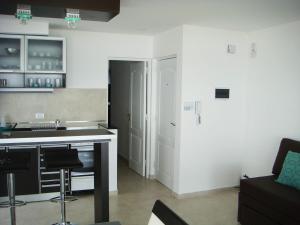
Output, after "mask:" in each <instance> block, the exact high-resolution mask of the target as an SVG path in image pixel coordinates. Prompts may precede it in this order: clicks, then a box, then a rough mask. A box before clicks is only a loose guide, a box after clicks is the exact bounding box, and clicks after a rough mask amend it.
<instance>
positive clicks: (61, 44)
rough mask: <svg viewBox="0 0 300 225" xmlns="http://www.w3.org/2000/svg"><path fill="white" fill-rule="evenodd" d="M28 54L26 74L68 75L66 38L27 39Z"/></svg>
mask: <svg viewBox="0 0 300 225" xmlns="http://www.w3.org/2000/svg"><path fill="white" fill-rule="evenodd" d="M26 54H27V56H26V57H25V66H26V72H30V73H66V46H65V39H64V38H51V37H26Z"/></svg>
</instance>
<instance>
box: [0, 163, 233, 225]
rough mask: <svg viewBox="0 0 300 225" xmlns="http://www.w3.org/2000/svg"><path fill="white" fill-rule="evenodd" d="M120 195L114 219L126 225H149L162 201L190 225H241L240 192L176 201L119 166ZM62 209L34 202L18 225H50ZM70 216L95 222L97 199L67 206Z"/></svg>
mask: <svg viewBox="0 0 300 225" xmlns="http://www.w3.org/2000/svg"><path fill="white" fill-rule="evenodd" d="M118 182H119V194H118V195H117V196H111V197H110V217H111V220H119V221H121V222H122V225H147V221H148V219H149V217H150V213H151V209H152V206H153V204H154V202H155V200H156V199H161V200H162V201H163V202H165V203H166V204H167V205H168V206H170V207H171V208H172V209H174V211H176V212H177V213H178V214H179V215H180V216H181V217H183V218H184V219H185V220H186V221H187V222H188V223H189V224H195V225H196V224H197V225H237V224H238V223H237V222H236V215H237V192H238V191H237V190H236V189H232V190H227V191H222V192H218V193H214V194H207V195H202V196H199V197H194V198H189V199H180V200H179V199H176V198H174V197H173V196H172V195H171V192H170V191H169V190H168V189H167V188H165V187H164V186H162V185H161V184H160V183H158V182H156V181H152V180H145V179H143V178H141V177H140V176H139V175H137V174H135V173H134V172H132V171H131V170H130V169H128V167H127V165H126V163H125V162H124V161H122V160H120V163H119V179H118ZM58 213H59V207H58V205H56V204H53V203H49V202H40V203H31V204H28V205H26V206H24V207H21V208H18V209H17V224H18V225H50V224H53V223H54V222H56V221H57V220H58V219H59V214H58ZM67 213H68V217H69V218H71V219H72V221H73V222H76V224H80V225H88V224H92V223H93V198H92V196H91V195H85V196H81V197H80V199H79V200H78V201H76V202H73V203H71V204H69V205H68V207H67ZM8 224H10V223H9V214H8V210H7V209H0V225H8Z"/></svg>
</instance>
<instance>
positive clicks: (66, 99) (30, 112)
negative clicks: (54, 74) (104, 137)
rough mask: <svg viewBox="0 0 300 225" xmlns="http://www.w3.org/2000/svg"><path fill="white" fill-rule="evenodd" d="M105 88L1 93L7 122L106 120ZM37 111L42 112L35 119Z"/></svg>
mask: <svg viewBox="0 0 300 225" xmlns="http://www.w3.org/2000/svg"><path fill="white" fill-rule="evenodd" d="M107 95H108V92H107V89H57V90H55V91H54V92H53V93H1V94H0V118H3V117H4V118H5V120H6V122H27V121H43V120H44V121H51V120H56V119H59V120H62V121H66V120H68V121H71V120H72V121H73V120H90V121H93V120H107ZM36 113H44V119H42V120H37V119H36V118H35V117H36Z"/></svg>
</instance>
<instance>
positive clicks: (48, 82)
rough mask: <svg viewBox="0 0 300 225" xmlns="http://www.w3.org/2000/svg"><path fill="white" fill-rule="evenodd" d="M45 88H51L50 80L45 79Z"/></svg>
mask: <svg viewBox="0 0 300 225" xmlns="http://www.w3.org/2000/svg"><path fill="white" fill-rule="evenodd" d="M46 87H47V88H51V87H52V84H51V79H50V78H46Z"/></svg>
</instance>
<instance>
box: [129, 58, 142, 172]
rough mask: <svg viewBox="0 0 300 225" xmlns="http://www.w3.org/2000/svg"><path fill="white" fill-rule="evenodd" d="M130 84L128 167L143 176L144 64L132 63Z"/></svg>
mask: <svg viewBox="0 0 300 225" xmlns="http://www.w3.org/2000/svg"><path fill="white" fill-rule="evenodd" d="M130 82H131V85H130V124H129V167H130V168H131V169H133V170H134V171H136V172H137V173H139V174H140V175H142V176H145V112H146V69H145V62H134V63H132V65H131V77H130Z"/></svg>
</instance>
